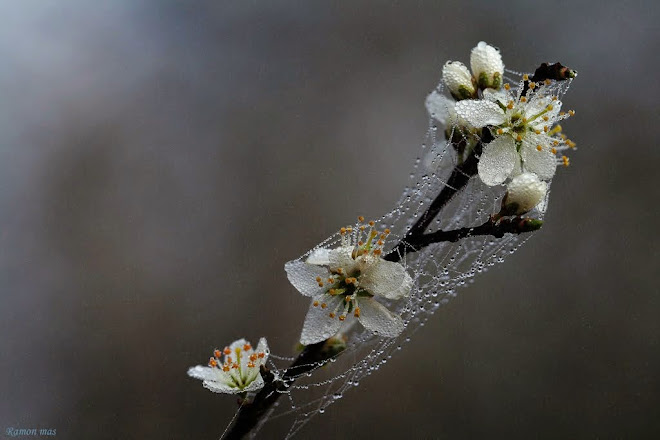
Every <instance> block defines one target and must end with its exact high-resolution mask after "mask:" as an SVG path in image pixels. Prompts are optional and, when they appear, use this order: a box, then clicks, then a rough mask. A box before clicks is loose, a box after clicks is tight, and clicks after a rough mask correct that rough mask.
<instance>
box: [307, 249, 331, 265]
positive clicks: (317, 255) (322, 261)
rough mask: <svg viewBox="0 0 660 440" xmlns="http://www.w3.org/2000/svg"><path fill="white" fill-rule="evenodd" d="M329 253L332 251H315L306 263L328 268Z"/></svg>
mask: <svg viewBox="0 0 660 440" xmlns="http://www.w3.org/2000/svg"><path fill="white" fill-rule="evenodd" d="M329 253H330V249H327V248H318V249H314V251H313V252H312V253H311V254H310V255H309V257H307V260H306V263H307V264H315V265H317V266H327V265H328V264H330V259H329V258H328V254H329Z"/></svg>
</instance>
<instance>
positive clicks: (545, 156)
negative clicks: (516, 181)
mask: <svg viewBox="0 0 660 440" xmlns="http://www.w3.org/2000/svg"><path fill="white" fill-rule="evenodd" d="M543 137H544V136H543V135H539V136H532V135H528V136H527V138H530V139H529V140H528V139H525V142H524V143H523V146H522V148H520V156H521V157H522V159H523V166H524V167H525V170H527V171H530V172H532V173H534V174H536V175H537V176H539V179H541V180H548V179H550V178H552V176H554V175H555V170H556V169H557V158H556V156H555V155H554V154H552V152H551V151H550V147H547V146H545V147H544V148H543V150H542V151H538V150H537V148H536V144H538V145H541V146H542V147H543V146H544V143H545V139H543ZM545 137H547V136H545ZM534 141H538V142H534Z"/></svg>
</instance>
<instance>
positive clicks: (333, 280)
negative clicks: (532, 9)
mask: <svg viewBox="0 0 660 440" xmlns="http://www.w3.org/2000/svg"><path fill="white" fill-rule="evenodd" d="M558 66H561V65H558ZM470 69H471V70H469V69H468V68H467V67H466V66H465V65H463V64H462V63H460V62H458V61H448V62H447V63H446V64H445V65H444V67H443V70H442V81H443V83H444V85H445V87H446V89H447V90H448V91H449V93H450V94H451V98H450V97H448V96H445V95H443V94H442V93H440V92H441V91H442V90H439V91H433V92H432V93H431V94H430V95H429V96H428V97H427V99H426V107H427V109H428V111H429V114H430V115H431V117H432V118H434V119H436V120H437V121H438V122H440V123H441V124H444V125H445V127H446V129H445V136H446V137H447V140H448V142H449V144H451V145H453V146H454V147H455V150H456V152H457V154H458V165H457V166H458V167H461V166H463V164H464V161H466V160H467V159H466V158H469V159H471V161H472V162H471V165H470V167H471V168H470V170H471V171H470V175H472V174H474V173H477V174H478V176H479V178H480V179H481V181H482V182H483V183H484V184H485V185H488V186H495V185H501V184H506V186H507V191H506V193H505V195H504V197H503V199H502V208H501V211H500V213H499V214H496V215H494V216H492V217H491V221H494V220H496V219H498V218H499V217H502V216H518V215H523V214H525V213H527V212H529V211H531V210H532V209H535V208H536V209H538V210H539V211H541V212H542V211H543V210H544V204H545V200H546V193H547V191H548V186H549V183H548V182H549V180H550V179H552V177H553V176H554V174H555V169H556V167H557V165H558V164H559V163H562V164H564V165H568V158H567V157H566V156H564V155H560V154H561V152H563V151H564V150H566V149H569V148H575V143H573V142H572V141H571V140H569V139H567V138H566V136H565V135H564V134H563V133H562V128H561V126H560V125H559V122H560V121H562V120H563V119H566V118H568V117H569V116H572V115H573V114H574V112H573V111H572V110H571V111H568V112H567V113H565V112H562V111H561V106H562V103H561V101H560V100H559V93H560V91H561V87H559V86H557V83H556V82H555V81H553V80H544V81H543V82H541V83H535V82H533V81H531V80H530V78H529V77H528V76H527V75H523V77H522V80H521V81H520V82H519V84H518V86H517V87H516V88H515V89H516V90H515V91H514V90H513V88H512V87H511V85H510V84H507V83H505V82H504V80H505V77H504V63H503V62H502V57H501V55H500V52H499V50H498V49H496V48H495V47H493V46H490V45H488V44H486V43H485V42H483V41H482V42H480V43H479V44H478V45H477V46H476V47H475V48H474V49H472V52H471V55H470ZM475 160H476V167H474V165H475ZM389 234H390V231H389V230H388V229H385V230H383V231H378V230H377V229H376V227H375V222H369V223H366V224H365V223H364V218H363V217H359V218H358V223H357V224H356V225H355V226H354V227H345V228H341V230H340V241H339V245H338V246H337V247H335V248H332V249H331V248H329V247H320V248H317V249H315V250H314V251H312V252H311V253H310V254H309V256H308V257H307V258H306V259H305V260H303V259H298V260H295V261H292V262H289V263H287V264H286V265H285V270H286V273H287V277H288V279H289V281H290V282H291V284H292V285H293V286H294V287H295V288H296V289H297V290H298V291H299V292H300V293H301V294H302V295H304V296H307V297H310V298H311V299H312V303H311V305H310V307H309V311H308V312H307V316H306V318H305V322H304V324H303V329H302V333H301V336H300V342H301V344H303V345H311V344H317V343H320V342H322V341H326V344H328V343H330V344H331V345H332V344H335V345H336V346H338V347H345V340H344V339H343V338H342V336H341V335H342V332H346V331H348V329H349V327H350V326H352V325H354V324H355V323H360V324H361V325H362V326H363V327H364V328H365V329H366V330H368V331H370V332H372V333H374V334H375V335H377V336H382V337H389V338H394V337H397V336H399V335H400V334H401V333H402V332H403V330H404V327H405V324H404V322H403V320H402V318H401V316H399V315H397V314H396V313H393V312H392V311H390V310H389V309H388V308H387V307H386V306H385V305H384V304H383V303H381V301H379V299H381V300H384V302H385V304H390V302H391V301H396V300H400V299H403V298H407V297H409V296H410V294H411V290H412V287H413V284H414V280H413V278H412V277H411V276H410V274H409V273H408V272H407V270H406V267H404V265H402V264H401V263H398V262H391V261H387V260H385V259H384V258H383V250H384V248H385V242H386V240H387V237H388V236H389ZM333 336H334V338H333ZM268 355H269V349H268V345H267V343H266V339H265V338H261V339H260V340H259V344H258V345H257V348H256V350H255V349H253V348H252V346H251V345H250V343H249V342H247V341H246V340H245V339H239V340H237V341H235V342H233V343H232V344H231V345H230V346H228V347H226V348H224V349H223V350H214V353H213V357H211V359H210V360H209V363H208V366H200V365H198V366H196V367H192V368H190V369H189V370H188V375H190V376H192V377H194V378H197V379H201V380H203V381H204V387H206V388H208V389H210V390H211V391H214V392H220V393H230V394H237V393H243V394H245V393H253V392H255V391H257V390H259V389H261V388H263V387H264V379H263V377H262V376H261V373H260V371H261V368H262V366H263V365H264V364H265V363H266V361H267V359H268Z"/></svg>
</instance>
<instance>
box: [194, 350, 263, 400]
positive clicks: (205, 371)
mask: <svg viewBox="0 0 660 440" xmlns="http://www.w3.org/2000/svg"><path fill="white" fill-rule="evenodd" d="M269 354H270V350H269V349H268V344H267V342H266V338H261V339H259V344H258V345H257V348H256V350H255V349H253V348H252V345H251V344H250V343H249V342H248V341H246V340H245V339H239V340H237V341H234V342H233V343H232V344H231V345H230V346H228V347H225V348H224V349H223V350H218V349H216V350H214V351H213V356H212V357H211V358H210V359H209V363H208V367H203V366H201V365H197V366H196V367H191V368H190V369H188V376H191V377H194V378H196V379H201V380H203V381H204V383H203V385H204V387H205V388H208V389H209V390H211V391H213V392H215V393H227V394H237V393H245V392H251V391H252V392H253V391H258V390H260V389H261V388H263V386H264V380H263V378H262V377H261V373H260V371H259V370H260V367H261V366H262V365H264V364H265V363H266V361H267V360H268V355H269Z"/></svg>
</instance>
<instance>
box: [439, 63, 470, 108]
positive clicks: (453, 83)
mask: <svg viewBox="0 0 660 440" xmlns="http://www.w3.org/2000/svg"><path fill="white" fill-rule="evenodd" d="M442 81H443V82H444V83H445V85H446V86H447V88H448V89H449V91H450V92H451V94H452V96H453V97H454V98H456V99H457V100H459V99H467V98H473V97H475V96H476V95H475V94H476V90H475V88H474V84H473V83H472V75H471V74H470V71H469V70H468V68H467V67H465V65H464V64H463V63H461V62H460V61H447V62H446V63H445V65H444V66H443V68H442Z"/></svg>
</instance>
